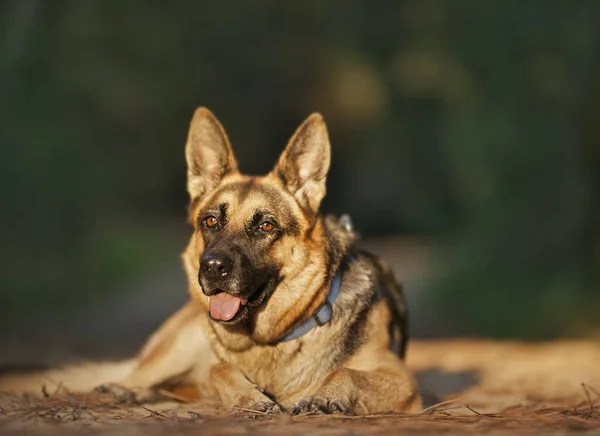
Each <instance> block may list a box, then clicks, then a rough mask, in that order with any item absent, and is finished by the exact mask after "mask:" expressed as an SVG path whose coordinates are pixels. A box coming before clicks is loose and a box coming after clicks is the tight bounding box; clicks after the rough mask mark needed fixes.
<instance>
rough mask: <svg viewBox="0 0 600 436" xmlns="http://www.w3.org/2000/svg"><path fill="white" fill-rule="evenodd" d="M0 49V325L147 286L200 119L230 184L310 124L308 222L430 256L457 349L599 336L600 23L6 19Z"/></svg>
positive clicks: (569, 9)
mask: <svg viewBox="0 0 600 436" xmlns="http://www.w3.org/2000/svg"><path fill="white" fill-rule="evenodd" d="M0 35H1V38H2V40H1V42H2V44H1V46H0V49H1V53H0V54H1V57H0V79H1V81H0V162H1V168H2V171H0V199H1V200H0V201H1V203H2V205H1V215H0V220H1V222H0V224H1V227H2V231H1V233H0V238H1V240H0V242H1V245H0V254H1V256H2V257H1V262H0V307H2V312H3V313H4V314H5V318H6V317H11V316H20V315H21V314H24V313H26V311H28V310H31V308H32V307H33V308H35V307H37V308H41V309H44V310H48V309H51V308H53V307H57V306H60V305H64V304H66V303H65V302H66V301H69V302H73V301H75V302H76V301H77V300H78V299H81V298H86V299H87V298H90V296H93V295H95V294H96V293H97V292H99V291H102V290H104V289H107V288H109V287H110V286H112V285H114V284H118V283H122V282H124V281H127V280H132V279H135V277H136V276H139V275H140V274H144V273H145V272H146V271H148V270H149V269H151V268H154V267H156V266H157V265H158V264H159V263H160V261H161V253H163V252H164V244H163V239H161V238H160V237H158V236H156V235H155V234H154V233H153V229H154V228H156V227H157V226H159V225H160V223H161V222H162V221H163V220H164V221H168V220H172V219H173V217H174V218H175V219H178V220H181V222H183V220H184V218H185V205H186V201H187V197H186V194H185V191H184V186H185V183H184V176H185V169H184V160H183V145H184V142H185V135H186V133H187V126H188V123H189V120H190V118H191V114H192V112H193V110H194V108H195V107H196V106H199V105H204V106H208V107H209V108H211V109H212V110H213V111H214V112H215V113H216V114H217V116H218V117H219V118H220V119H221V121H222V122H223V123H224V125H225V127H226V129H227V130H228V132H229V135H230V137H231V139H232V142H233V145H234V148H235V150H236V155H237V157H238V160H239V161H240V162H241V165H242V170H245V171H247V172H250V173H263V172H265V171H267V170H268V169H269V168H270V167H271V165H272V164H273V163H274V161H275V159H276V157H277V154H278V153H279V151H280V150H281V149H282V147H283V145H284V144H285V143H286V141H287V139H288V137H289V136H290V135H291V133H292V131H293V129H294V128H295V127H296V125H298V124H299V123H300V121H301V120H302V119H303V118H304V117H305V116H307V115H308V113H310V112H311V111H315V110H318V111H321V112H322V113H323V114H324V116H325V118H326V120H327V121H328V124H329V126H330V130H331V138H332V141H333V148H334V151H333V159H334V160H333V167H332V172H331V176H330V179H329V194H328V197H327V199H326V202H325V207H326V209H327V210H330V211H334V212H338V213H340V212H349V213H350V214H351V215H352V217H353V218H354V220H355V222H356V224H357V227H358V228H359V229H360V230H361V232H362V233H363V235H365V236H369V235H385V234H392V233H405V234H416V235H420V236H422V237H423V238H429V239H431V240H433V241H435V242H436V243H437V244H439V245H440V246H441V247H443V251H442V253H443V256H442V262H443V271H441V273H440V275H439V276H438V277H437V280H436V281H435V282H434V283H433V284H432V289H431V292H432V293H433V295H434V296H435V298H434V300H433V302H432V310H437V311H438V312H439V313H440V318H441V319H443V318H444V317H445V316H449V315H450V316H452V323H451V324H452V325H453V326H454V328H455V332H458V333H465V334H466V333H471V334H472V333H476V334H486V335H494V336H521V337H547V336H552V335H560V334H566V333H569V332H570V333H582V332H584V330H585V329H587V328H591V326H593V325H594V323H597V322H598V321H597V316H596V315H595V313H594V312H595V311H596V312H597V310H598V307H599V305H600V298H599V296H598V294H599V292H598V284H599V282H600V280H599V275H598V270H599V267H600V259H599V250H598V249H599V247H600V244H599V243H600V225H599V220H598V218H599V215H600V213H599V212H600V207H599V201H600V200H599V196H598V193H599V189H598V188H599V185H600V182H599V176H598V169H599V161H600V159H599V152H600V139H599V138H600V136H599V130H598V123H599V121H600V81H599V80H598V77H600V74H599V73H600V46H599V45H600V2H597V1H593V0H590V1H578V2H568V1H563V0H547V1H543V2H542V1H530V0H524V1H516V0H513V1H485V2H483V1H471V0H447V1H442V0H403V1H394V2H385V1H382V2H368V1H351V0H349V1H316V0H315V1H302V2H300V1H298V2H269V1H247V2H235V3H232V2H193V1H174V2H156V1H145V0H127V1H124V2H117V1H108V0H85V1H66V0H63V1H60V0H55V1H52V2H44V1H40V0H12V1H11V0H8V1H7V0H5V1H3V2H1V3H0ZM596 325H597V324H596Z"/></svg>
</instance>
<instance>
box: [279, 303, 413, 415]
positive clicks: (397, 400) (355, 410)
mask: <svg viewBox="0 0 600 436" xmlns="http://www.w3.org/2000/svg"><path fill="white" fill-rule="evenodd" d="M390 316H391V315H390V310H389V307H388V306H387V305H386V303H384V302H380V303H378V304H377V305H376V306H375V307H373V310H372V311H371V312H370V314H369V315H368V319H367V327H366V331H367V332H369V333H368V334H367V336H366V337H365V338H364V342H363V344H362V345H361V346H360V347H359V348H358V349H357V350H356V352H355V353H354V355H353V356H352V357H350V358H349V359H348V360H347V361H346V363H345V364H344V365H343V367H342V368H338V369H337V370H335V371H333V372H332V373H331V374H329V375H328V376H327V377H326V378H325V380H324V381H323V383H321V386H320V387H319V388H318V389H317V391H316V392H315V393H314V395H312V396H308V397H306V398H304V399H303V400H300V401H299V402H297V403H296V404H294V405H293V406H292V407H291V412H292V414H299V413H305V412H310V411H313V412H324V413H344V414H375V413H414V412H418V411H419V410H420V408H421V400H420V398H419V395H418V393H417V388H416V383H415V380H414V378H413V377H412V375H411V374H410V372H409V371H408V369H407V368H406V366H405V365H404V362H402V360H401V359H400V358H399V357H398V356H396V355H395V354H394V353H392V352H391V351H390V337H389V333H388V325H389V322H390V319H391V318H390Z"/></svg>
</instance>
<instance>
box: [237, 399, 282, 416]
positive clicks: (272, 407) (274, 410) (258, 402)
mask: <svg viewBox="0 0 600 436" xmlns="http://www.w3.org/2000/svg"><path fill="white" fill-rule="evenodd" d="M257 397H258V398H257ZM231 411H232V413H234V414H240V415H248V414H250V415H252V414H256V415H278V414H280V413H281V407H280V406H279V404H277V403H275V402H274V401H272V400H271V399H270V398H269V397H267V396H266V395H263V394H260V396H258V395H251V396H245V397H242V398H241V399H240V401H238V403H237V404H236V405H234V406H233V407H231Z"/></svg>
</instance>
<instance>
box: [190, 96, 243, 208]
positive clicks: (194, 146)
mask: <svg viewBox="0 0 600 436" xmlns="http://www.w3.org/2000/svg"><path fill="white" fill-rule="evenodd" d="M185 158H186V161H187V177H188V180H187V188H188V192H189V194H190V197H191V199H192V201H194V200H195V199H197V198H199V197H201V196H203V195H205V194H206V193H207V192H210V191H211V190H212V189H214V188H215V187H216V186H217V185H218V184H219V182H220V181H221V180H222V179H223V177H225V176H226V175H227V174H230V173H233V172H236V171H237V164H236V162H235V157H234V156H233V151H232V150H231V145H230V144H229V140H228V139H227V135H226V134H225V130H224V129H223V126H221V123H219V121H218V120H217V119H216V118H215V116H214V115H213V114H212V112H211V111H209V110H208V109H206V108H204V107H200V108H198V109H196V112H195V113H194V118H193V119H192V124H191V126H190V132H189V134H188V140H187V144H186V147H185Z"/></svg>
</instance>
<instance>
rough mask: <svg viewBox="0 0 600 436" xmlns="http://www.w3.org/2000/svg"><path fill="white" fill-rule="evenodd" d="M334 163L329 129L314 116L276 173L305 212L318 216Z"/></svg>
mask: <svg viewBox="0 0 600 436" xmlns="http://www.w3.org/2000/svg"><path fill="white" fill-rule="evenodd" d="M330 159H331V147H330V145H329V135H328V134H327V127H326V126H325V122H324V121H323V117H322V116H321V114H318V113H314V114H312V115H311V116H309V117H308V118H307V119H306V120H305V121H304V122H303V123H302V124H301V125H300V127H298V130H296V133H294V135H293V136H292V139H290V142H289V143H288V145H287V147H286V148H285V150H284V152H283V153H282V155H281V157H280V158H279V162H277V165H276V166H275V169H274V170H273V172H274V174H275V175H276V176H278V177H279V178H280V179H281V181H282V182H283V184H284V185H285V187H286V188H287V189H288V190H289V191H290V192H291V193H292V194H293V195H294V197H296V200H297V201H298V203H299V204H300V205H301V206H302V207H303V208H304V209H306V210H307V211H311V212H313V213H316V212H317V210H318V209H319V205H320V204H321V200H323V197H325V192H326V189H325V181H326V178H327V171H329V162H330Z"/></svg>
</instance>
